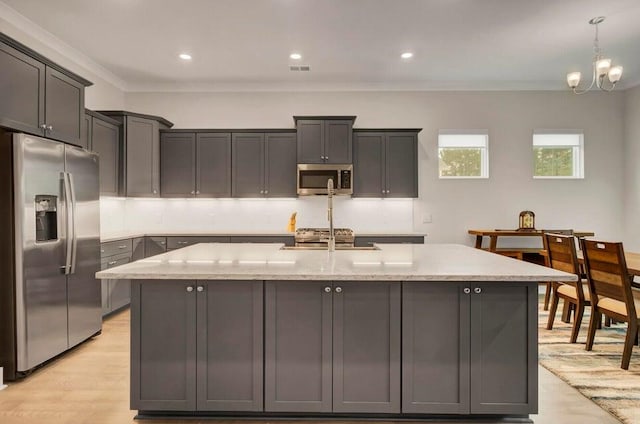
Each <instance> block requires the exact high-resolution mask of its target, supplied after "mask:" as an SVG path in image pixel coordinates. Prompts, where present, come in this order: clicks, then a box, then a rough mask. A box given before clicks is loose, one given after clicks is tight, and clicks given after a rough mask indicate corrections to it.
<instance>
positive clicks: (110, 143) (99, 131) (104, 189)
mask: <svg viewBox="0 0 640 424" xmlns="http://www.w3.org/2000/svg"><path fill="white" fill-rule="evenodd" d="M91 126H92V130H91V146H90V149H91V150H92V151H94V152H96V153H98V155H99V156H100V194H102V195H106V196H117V195H118V187H119V175H120V172H119V165H120V128H118V127H117V126H116V125H112V124H110V123H108V122H104V121H102V120H100V119H97V118H93V119H92V121H91Z"/></svg>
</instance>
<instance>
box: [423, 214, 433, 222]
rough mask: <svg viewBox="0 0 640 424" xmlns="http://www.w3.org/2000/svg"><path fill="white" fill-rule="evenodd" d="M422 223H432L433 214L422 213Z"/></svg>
mask: <svg viewBox="0 0 640 424" xmlns="http://www.w3.org/2000/svg"><path fill="white" fill-rule="evenodd" d="M422 223H423V224H430V223H431V214H430V213H425V214H422Z"/></svg>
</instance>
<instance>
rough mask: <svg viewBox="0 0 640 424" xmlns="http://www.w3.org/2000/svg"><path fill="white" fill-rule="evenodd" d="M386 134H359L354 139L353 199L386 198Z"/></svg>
mask: <svg viewBox="0 0 640 424" xmlns="http://www.w3.org/2000/svg"><path fill="white" fill-rule="evenodd" d="M384 146H385V135H384V133H359V134H356V135H355V137H354V139H353V197H384V195H385V190H386V185H385V184H386V183H385V175H384V162H385V161H384Z"/></svg>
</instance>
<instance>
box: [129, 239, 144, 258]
mask: <svg viewBox="0 0 640 424" xmlns="http://www.w3.org/2000/svg"><path fill="white" fill-rule="evenodd" d="M132 245H133V248H132V250H131V261H132V262H133V261H137V260H139V259H144V258H145V257H146V255H145V251H144V248H145V246H144V237H136V238H134V239H133V240H132Z"/></svg>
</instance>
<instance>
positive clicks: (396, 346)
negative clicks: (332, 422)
mask: <svg viewBox="0 0 640 424" xmlns="http://www.w3.org/2000/svg"><path fill="white" fill-rule="evenodd" d="M400 308H401V305H400V283H397V282H377V281H376V282H370V281H368V282H355V281H347V282H336V283H334V293H333V411H334V412H361V413H399V412H400Z"/></svg>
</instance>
